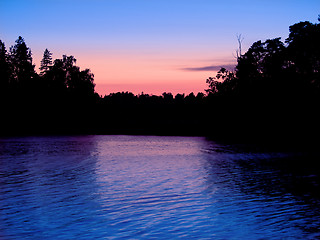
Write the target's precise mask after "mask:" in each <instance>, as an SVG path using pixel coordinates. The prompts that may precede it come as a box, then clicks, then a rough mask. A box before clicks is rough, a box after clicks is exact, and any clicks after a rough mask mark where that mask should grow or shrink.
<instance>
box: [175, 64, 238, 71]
mask: <svg viewBox="0 0 320 240" xmlns="http://www.w3.org/2000/svg"><path fill="white" fill-rule="evenodd" d="M222 67H224V68H226V69H228V70H232V69H234V67H235V64H224V65H210V66H204V67H187V68H181V70H183V71H191V72H201V71H203V72H205V71H219V70H220V69H221V68H222Z"/></svg>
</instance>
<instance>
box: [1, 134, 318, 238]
mask: <svg viewBox="0 0 320 240" xmlns="http://www.w3.org/2000/svg"><path fill="white" fill-rule="evenodd" d="M0 143H1V144H0V239H4V240H6V239H8V240H11V239H86V240H87V239H317V238H319V237H320V229H319V226H320V216H319V213H320V207H319V206H320V204H319V203H320V200H319V199H320V197H319V191H318V190H319V183H320V181H319V176H320V175H319V171H318V170H317V169H318V168H316V167H315V165H314V163H315V159H318V155H308V154H307V155H306V154H303V153H294V152H267V151H260V150H256V149H255V150H253V151H251V150H250V149H249V148H248V146H245V148H242V147H243V146H242V147H239V146H232V145H221V144H217V143H214V142H210V141H207V140H205V139H204V138H192V137H152V136H148V137H144V136H139V137H137V136H83V137H81V136H79V137H27V138H9V139H3V140H0ZM248 149H249V150H248ZM301 162H303V167H301Z"/></svg>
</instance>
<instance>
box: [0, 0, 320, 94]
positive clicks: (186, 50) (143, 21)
mask: <svg viewBox="0 0 320 240" xmlns="http://www.w3.org/2000/svg"><path fill="white" fill-rule="evenodd" d="M318 14H320V1H313V0H310V1H308V0H306V1H287V0H285V1H280V0H279V1H274V0H269V1H266V0H262V1H248V0H247V1H245V0H243V1H234V0H225V1H215V0H211V1H210V0H161V1H156V0H78V1H75V0H64V1H62V0H54V1H53V0H45V1H43V0H42V1H39V0H24V1H22V0H0V39H1V40H2V41H4V42H5V43H6V46H7V49H9V46H11V45H12V44H14V41H15V40H16V39H17V37H18V36H20V35H21V36H22V37H24V38H25V40H26V42H27V44H28V46H29V47H30V48H31V50H32V53H33V56H34V63H35V64H36V65H37V66H36V68H38V67H39V61H40V59H41V58H42V54H43V51H44V49H45V48H48V49H49V50H50V51H51V52H53V57H54V58H61V55H62V54H67V55H74V56H75V57H76V58H77V59H78V64H79V65H80V67H83V68H84V67H86V68H90V69H91V70H92V72H93V73H94V74H95V82H96V84H97V89H98V88H99V93H101V94H103V93H104V92H105V93H108V92H110V91H111V92H112V91H122V90H123V91H127V90H129V91H130V90H131V91H133V92H135V93H138V92H141V91H144V92H149V93H155V94H156V93H160V92H161V91H164V90H166V91H171V92H186V93H187V92H190V91H195V92H197V91H200V90H201V89H202V90H203V88H204V87H205V79H206V78H207V77H209V76H213V75H214V74H215V73H214V71H211V70H210V69H207V68H205V67H207V66H223V65H230V64H234V63H235V58H234V52H235V50H236V49H237V38H236V36H237V34H241V35H242V36H243V38H244V40H243V48H244V50H246V49H247V48H248V47H249V46H250V45H251V44H252V43H253V42H254V41H257V40H266V39H268V38H275V37H282V39H283V40H284V39H285V38H286V37H287V36H288V33H289V26H290V25H292V24H294V23H297V22H299V21H310V22H317V17H318ZM191 68H194V69H198V70H199V71H192V72H191V71H187V69H191ZM206 69H207V70H206ZM128 75H129V77H128ZM184 83H185V84H184ZM179 86H180V88H179ZM113 88H114V89H113ZM157 88H158V90H157ZM104 89H105V90H104ZM108 89H109V90H108ZM193 89H194V90H193Z"/></svg>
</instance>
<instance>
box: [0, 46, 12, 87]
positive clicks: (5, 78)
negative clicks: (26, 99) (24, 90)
mask: <svg viewBox="0 0 320 240" xmlns="http://www.w3.org/2000/svg"><path fill="white" fill-rule="evenodd" d="M9 83H10V65H9V62H8V55H7V50H6V47H5V44H4V43H3V42H2V41H1V40H0V90H1V91H6V90H7V88H8V86H9Z"/></svg>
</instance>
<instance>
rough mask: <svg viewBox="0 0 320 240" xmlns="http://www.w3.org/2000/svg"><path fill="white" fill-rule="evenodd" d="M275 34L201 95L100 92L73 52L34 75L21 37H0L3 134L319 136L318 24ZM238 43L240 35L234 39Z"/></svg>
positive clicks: (212, 80)
mask: <svg viewBox="0 0 320 240" xmlns="http://www.w3.org/2000/svg"><path fill="white" fill-rule="evenodd" d="M289 30H290V34H289V36H288V38H287V39H286V40H285V42H282V41H281V39H280V38H275V39H269V40H266V41H265V42H262V41H257V42H255V43H253V44H252V46H251V47H250V48H249V49H248V51H247V52H245V53H244V54H242V53H241V45H240V46H239V51H238V56H237V60H238V62H237V66H236V67H235V69H234V70H233V71H229V70H226V69H225V68H222V69H221V70H220V71H219V72H218V74H217V75H216V77H210V78H208V79H207V84H208V89H207V90H206V94H203V93H197V94H194V93H190V94H187V95H184V94H177V95H176V96H173V95H172V94H171V93H163V94H162V95H161V96H155V95H148V94H143V93H141V94H139V95H134V94H132V93H129V92H121V93H120V92H118V93H112V94H109V95H106V96H99V95H98V94H97V93H95V91H94V87H95V84H94V76H93V74H92V73H91V72H90V70H89V69H85V70H80V68H79V67H78V66H76V59H75V58H74V57H73V56H63V57H62V59H56V60H54V61H53V60H52V57H51V55H52V54H51V53H50V51H48V50H47V49H46V50H45V52H44V55H43V59H42V60H41V65H40V73H39V74H37V73H36V71H35V69H34V68H35V66H34V65H33V62H32V56H31V50H30V49H29V48H28V47H27V45H26V43H25V42H24V40H23V38H22V37H19V38H18V40H17V41H16V44H15V45H14V46H12V47H10V50H9V51H6V48H5V45H4V43H3V42H1V41H0V69H1V72H0V77H1V83H0V84H1V90H0V93H1V99H0V100H1V106H2V109H3V113H4V114H3V117H2V118H3V120H4V124H2V127H1V129H2V132H1V134H2V135H5V134H8V135H12V134H157V135H206V136H213V137H218V138H225V139H230V138H233V139H238V140H243V139H247V140H248V139H249V140H267V141H269V140H270V139H273V140H271V141H276V140H278V141H282V140H286V141H287V140H290V139H291V140H293V139H299V140H300V141H301V140H302V139H303V141H305V140H307V139H309V140H310V139H315V138H318V134H319V133H320V131H319V129H320V127H319V122H320V121H319V120H320V118H319V113H318V112H319V107H320V105H319V103H320V99H319V98H320V72H319V71H320V24H318V23H315V24H313V23H310V22H300V23H297V24H294V25H292V26H290V28H289ZM239 43H241V41H239Z"/></svg>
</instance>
